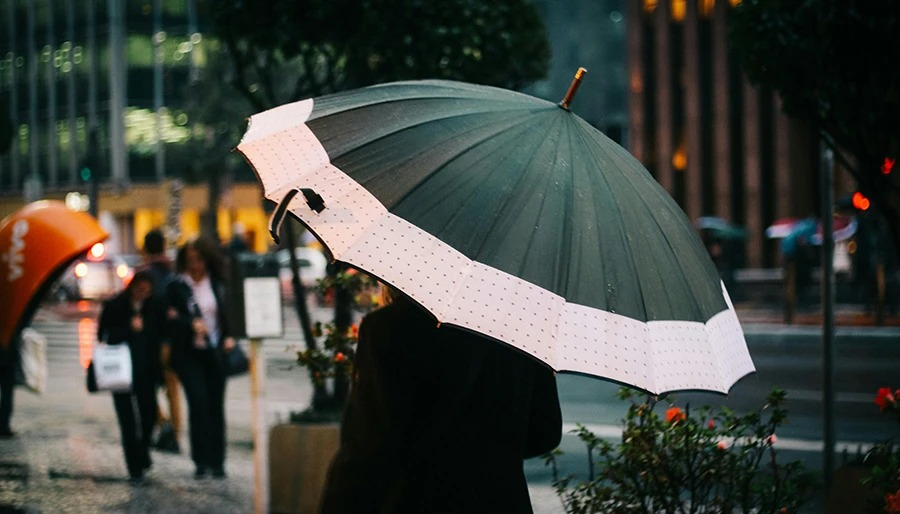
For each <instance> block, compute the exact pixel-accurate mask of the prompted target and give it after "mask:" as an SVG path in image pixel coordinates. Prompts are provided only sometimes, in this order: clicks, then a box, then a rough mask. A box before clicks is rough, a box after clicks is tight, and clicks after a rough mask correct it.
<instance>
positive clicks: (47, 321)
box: [0, 304, 900, 514]
mask: <svg viewBox="0 0 900 514" xmlns="http://www.w3.org/2000/svg"><path fill="white" fill-rule="evenodd" d="M95 311H96V309H95V307H94V306H92V305H90V304H80V305H79V304H62V305H56V306H52V307H51V308H47V309H43V310H41V311H40V312H39V313H38V316H37V317H36V319H35V321H34V323H33V327H34V328H35V329H37V330H38V331H39V332H41V333H43V334H45V335H46V336H47V339H48V356H49V370H50V379H49V384H48V388H47V392H46V393H45V394H43V395H34V394H31V393H29V392H27V391H25V390H22V389H20V390H18V392H17V395H16V409H15V414H14V417H13V425H14V429H15V430H17V431H18V432H19V435H18V437H16V438H15V439H12V440H6V441H2V440H0V512H3V510H2V505H7V506H16V507H20V508H23V509H24V511H25V512H100V511H104V512H110V511H111V512H210V513H213V512H216V513H218V512H249V511H252V505H253V494H254V492H253V470H252V469H253V468H252V462H253V449H252V431H251V403H250V383H249V377H247V376H243V377H239V378H236V379H233V380H232V381H231V382H230V383H229V386H228V394H227V416H228V422H229V425H228V441H229V444H228V459H227V466H226V470H227V472H228V475H229V478H228V479H227V481H224V482H222V481H218V482H217V481H212V480H207V481H199V482H198V481H195V480H193V478H192V474H193V465H192V463H191V462H190V459H189V457H188V455H187V453H186V452H185V453H182V454H181V455H171V454H162V453H154V467H153V470H152V471H151V473H150V475H149V481H148V483H147V484H146V485H144V486H141V487H134V486H130V485H129V484H128V483H127V481H126V480H125V477H126V472H125V467H124V462H123V458H122V455H121V448H120V446H119V434H118V428H117V424H116V421H115V414H114V411H113V407H112V401H111V399H110V398H109V396H108V395H106V394H96V395H91V394H88V393H87V392H86V390H85V388H84V380H83V378H84V371H83V364H84V362H85V361H86V360H87V357H88V355H89V352H90V345H91V344H93V334H94V321H93V316H94V314H95ZM328 315H329V312H328V311H327V310H325V309H316V310H314V312H313V316H314V317H315V318H316V319H327V317H328ZM295 319H296V316H294V315H293V314H292V313H286V316H285V323H286V334H285V336H284V337H283V338H280V339H272V340H267V341H266V342H265V343H264V346H263V347H264V353H265V357H266V360H267V363H268V365H267V372H266V387H265V393H266V394H265V402H266V415H267V423H268V424H269V425H271V424H273V423H275V422H276V421H278V420H280V419H286V418H287V417H288V415H289V414H290V412H292V411H300V410H302V409H304V408H305V407H306V404H307V401H308V399H309V396H310V388H309V384H308V380H306V377H305V372H304V370H302V369H299V368H296V367H295V366H294V365H293V353H292V349H293V348H296V347H298V346H299V345H300V344H301V340H300V335H299V330H298V327H297V322H296V321H295ZM755 321H758V320H755ZM745 330H746V332H747V338H748V342H749V344H750V349H751V353H752V354H753V358H754V361H755V363H756V365H757V368H758V369H759V372H758V373H757V374H755V375H753V376H751V377H747V378H745V379H744V380H742V381H741V382H740V383H739V384H738V385H737V386H736V387H735V389H734V390H733V391H732V394H730V395H729V396H728V397H720V396H716V395H709V394H699V393H692V394H681V395H678V396H677V399H678V401H679V402H680V403H684V402H690V403H691V404H692V405H697V404H699V403H723V404H726V405H728V406H730V407H732V408H735V409H738V410H746V409H752V408H757V407H759V406H760V405H761V402H762V400H763V398H764V396H765V394H766V393H767V392H768V390H769V389H770V387H771V386H772V385H779V386H781V387H784V388H786V389H787V390H788V398H789V402H788V409H789V412H790V416H791V419H790V423H789V425H788V426H787V427H785V429H784V432H783V433H782V434H780V435H779V445H780V446H781V448H782V449H783V450H784V456H785V457H786V458H788V459H791V460H792V459H795V458H799V459H802V460H804V461H805V462H807V465H809V466H811V467H813V468H815V469H818V468H817V467H818V466H820V465H821V464H820V456H819V452H820V451H821V441H820V440H821V426H822V422H821V419H822V418H821V393H820V391H821V374H820V372H819V371H818V370H819V367H820V362H819V357H818V355H819V353H820V348H821V347H820V345H821V343H820V339H819V337H820V336H819V332H818V328H817V327H814V326H794V327H785V326H782V325H778V324H772V325H767V324H761V323H751V324H746V325H745ZM897 335H898V329H897V328H854V327H842V328H840V329H839V330H838V342H837V347H838V352H837V353H838V370H837V373H838V381H837V383H838V386H839V389H838V416H839V417H838V439H839V445H840V448H847V449H848V450H850V451H854V449H855V448H856V447H858V446H859V445H860V444H867V443H869V442H872V441H874V440H877V439H879V438H881V437H882V436H883V435H884V434H885V433H889V431H890V429H891V428H892V427H891V426H889V424H887V423H885V422H884V420H882V419H881V418H880V417H879V415H878V412H877V408H875V407H874V404H873V403H872V398H873V397H874V393H875V388H877V387H879V386H882V385H893V386H896V385H897V384H895V383H891V380H894V379H895V378H896V373H895V366H894V365H893V363H896V362H897V359H898V357H900V345H897V344H896V340H897ZM559 387H560V398H561V401H562V406H563V414H564V422H565V425H566V426H565V428H566V430H570V429H572V428H574V425H575V423H576V422H577V423H582V424H586V425H588V426H589V427H590V428H591V429H593V430H594V431H595V433H597V434H598V435H602V436H604V437H611V438H615V437H616V436H617V434H618V431H619V420H620V419H621V418H622V417H623V416H624V413H625V405H624V404H623V403H622V402H620V401H619V400H616V399H615V398H614V393H615V391H616V389H617V387H616V386H615V385H612V384H609V383H607V382H604V381H600V380H595V379H591V378H586V377H578V376H571V375H560V376H559ZM182 447H183V448H184V449H185V450H186V449H187V442H186V441H185V440H182ZM562 448H563V450H564V451H565V452H566V455H565V456H564V457H563V458H562V459H561V460H560V464H561V467H562V469H563V471H564V472H565V473H571V472H581V471H583V470H584V469H585V468H586V466H585V462H584V449H583V447H582V446H581V444H580V442H579V441H578V440H577V439H576V438H575V437H574V436H572V435H566V436H565V437H564V441H563V444H562ZM526 473H527V475H528V477H529V481H530V483H531V488H532V496H533V503H534V505H535V511H536V512H537V513H539V514H543V513H552V512H561V507H560V504H559V502H558V500H557V499H556V496H555V494H554V493H553V492H552V491H551V490H550V488H549V485H548V483H549V471H548V470H547V469H546V468H545V467H544V466H543V464H542V463H541V462H540V461H539V460H531V461H528V462H526Z"/></svg>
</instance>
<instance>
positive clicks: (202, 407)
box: [166, 239, 236, 479]
mask: <svg viewBox="0 0 900 514" xmlns="http://www.w3.org/2000/svg"><path fill="white" fill-rule="evenodd" d="M175 267H176V270H177V272H178V276H177V278H176V279H175V280H173V281H171V282H170V283H169V286H168V287H167V290H166V300H167V303H168V305H169V306H170V307H169V309H168V313H167V317H168V327H169V331H168V332H169V339H170V341H171V344H172V356H171V362H172V369H174V370H175V372H176V373H177V374H178V378H179V379H180V380H181V386H182V388H183V389H184V393H185V396H186V397H187V405H188V433H189V435H190V441H191V459H192V460H193V461H194V465H195V466H196V472H195V473H194V477H195V478H198V479H200V478H205V477H206V476H207V475H210V474H211V475H212V476H213V478H225V468H224V463H225V385H226V382H227V373H226V368H225V359H226V357H225V354H226V352H229V351H231V350H232V349H234V347H235V345H236V343H235V340H234V338H233V337H232V336H231V331H230V328H229V324H228V306H227V303H226V294H225V284H224V281H223V275H222V260H221V256H220V255H219V253H218V248H217V247H216V246H215V245H214V244H213V243H211V242H209V241H207V240H205V239H198V240H196V241H191V242H188V243H186V244H185V245H184V246H182V247H181V249H180V250H179V251H178V256H177V257H176V260H175Z"/></svg>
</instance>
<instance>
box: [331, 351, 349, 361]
mask: <svg viewBox="0 0 900 514" xmlns="http://www.w3.org/2000/svg"><path fill="white" fill-rule="evenodd" d="M346 358H347V356H346V355H344V354H343V353H342V352H337V353H336V354H334V362H344V359H346Z"/></svg>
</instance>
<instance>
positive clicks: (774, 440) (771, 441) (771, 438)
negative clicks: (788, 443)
mask: <svg viewBox="0 0 900 514" xmlns="http://www.w3.org/2000/svg"><path fill="white" fill-rule="evenodd" d="M777 442H778V436H776V435H775V434H772V435H770V436H769V437H767V438H766V444H768V445H769V446H774V445H775V443H777Z"/></svg>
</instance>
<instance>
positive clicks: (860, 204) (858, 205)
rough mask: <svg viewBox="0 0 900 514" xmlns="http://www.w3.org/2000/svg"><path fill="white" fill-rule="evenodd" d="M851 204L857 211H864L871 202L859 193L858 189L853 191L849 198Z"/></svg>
mask: <svg viewBox="0 0 900 514" xmlns="http://www.w3.org/2000/svg"><path fill="white" fill-rule="evenodd" d="M850 201H851V203H852V204H853V208H854V209H856V210H858V211H866V210H868V209H869V206H871V204H872V202H870V201H869V199H868V198H866V195H864V194H862V193H860V192H859V191H857V192H855V193H853V197H852V198H851V199H850Z"/></svg>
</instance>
